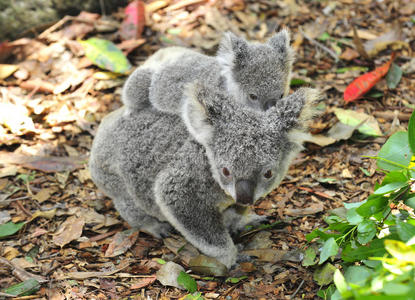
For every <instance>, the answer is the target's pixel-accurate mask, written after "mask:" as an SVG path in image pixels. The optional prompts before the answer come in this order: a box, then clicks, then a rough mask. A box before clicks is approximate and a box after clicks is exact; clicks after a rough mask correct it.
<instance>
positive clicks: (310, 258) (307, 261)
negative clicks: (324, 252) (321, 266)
mask: <svg viewBox="0 0 415 300" xmlns="http://www.w3.org/2000/svg"><path fill="white" fill-rule="evenodd" d="M316 263H317V260H316V250H314V249H313V248H312V247H308V248H307V250H305V252H304V259H303V263H302V265H303V266H304V267H308V266H313V265H315V264H316Z"/></svg>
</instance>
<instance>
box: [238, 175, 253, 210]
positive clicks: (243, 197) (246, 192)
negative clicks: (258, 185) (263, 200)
mask: <svg viewBox="0 0 415 300" xmlns="http://www.w3.org/2000/svg"><path fill="white" fill-rule="evenodd" d="M254 187H255V186H254V183H253V182H252V181H250V180H238V181H237V182H236V184H235V190H236V202H237V203H240V204H244V205H250V204H253V202H254Z"/></svg>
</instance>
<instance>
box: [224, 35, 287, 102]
mask: <svg viewBox="0 0 415 300" xmlns="http://www.w3.org/2000/svg"><path fill="white" fill-rule="evenodd" d="M216 58H217V59H218V61H219V63H220V64H221V66H222V70H223V72H222V75H223V76H224V77H225V80H226V84H227V89H228V91H229V92H230V93H231V94H232V95H234V96H236V97H237V98H238V100H241V101H242V102H243V103H245V104H247V105H248V106H250V107H252V108H256V109H260V110H267V109H268V108H270V107H271V106H274V105H275V104H276V103H277V102H278V101H279V100H280V99H281V98H283V97H284V96H286V95H287V94H288V92H289V86H290V80H291V68H292V63H293V60H294V51H293V50H292V49H291V47H290V35H289V32H288V30H287V29H283V30H281V31H280V32H278V33H277V34H275V35H274V36H273V37H271V38H270V39H269V40H268V41H267V42H266V43H264V44H260V43H254V42H247V41H246V40H244V39H243V38H240V37H237V36H236V35H234V34H232V33H230V32H228V33H226V34H225V36H224V37H223V39H222V41H221V43H220V45H219V50H218V53H217V54H216Z"/></svg>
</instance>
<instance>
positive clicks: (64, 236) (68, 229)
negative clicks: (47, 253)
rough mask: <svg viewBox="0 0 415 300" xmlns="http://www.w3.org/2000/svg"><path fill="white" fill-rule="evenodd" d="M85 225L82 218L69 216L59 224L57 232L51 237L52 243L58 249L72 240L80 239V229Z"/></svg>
mask: <svg viewBox="0 0 415 300" xmlns="http://www.w3.org/2000/svg"><path fill="white" fill-rule="evenodd" d="M84 225H85V219H84V218H82V217H81V218H78V217H76V216H71V217H69V218H68V219H66V221H65V222H63V223H62V224H61V226H60V227H59V229H58V231H57V232H56V233H55V234H54V236H53V242H54V243H55V245H58V246H60V247H63V246H65V245H66V244H68V243H70V242H71V241H73V240H76V239H78V238H80V237H81V235H82V229H83V227H84Z"/></svg>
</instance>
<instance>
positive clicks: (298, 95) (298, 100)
mask: <svg viewBox="0 0 415 300" xmlns="http://www.w3.org/2000/svg"><path fill="white" fill-rule="evenodd" d="M319 99H320V93H319V92H318V91H317V90H316V89H311V88H301V89H298V90H297V91H295V92H294V93H293V94H291V95H289V96H287V97H285V98H282V99H281V100H280V101H279V102H278V104H277V105H276V106H274V107H272V108H271V109H269V110H268V111H267V114H268V117H269V118H270V122H273V123H274V124H276V125H277V126H280V128H281V129H283V130H286V131H288V130H290V129H294V128H296V129H300V130H304V129H306V128H307V127H308V125H309V123H310V121H311V120H312V119H313V117H314V115H315V103H316V102H317V101H318V100H319Z"/></svg>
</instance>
